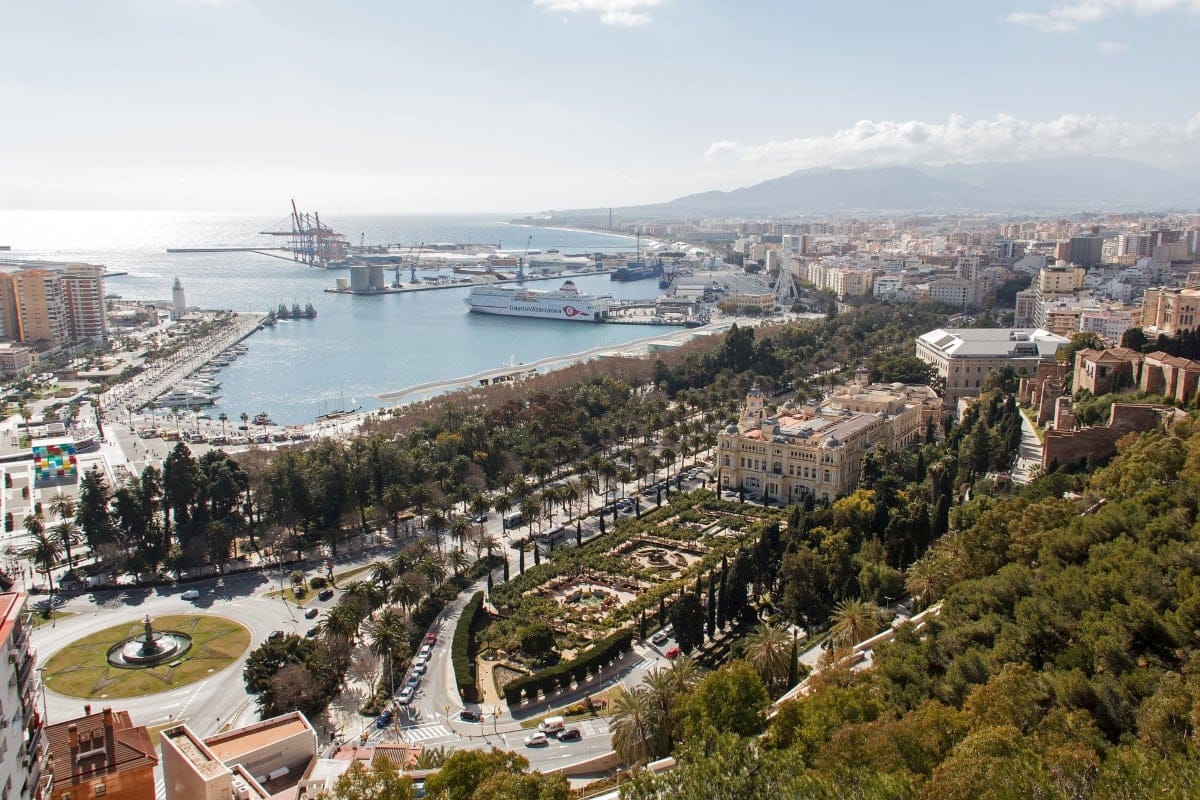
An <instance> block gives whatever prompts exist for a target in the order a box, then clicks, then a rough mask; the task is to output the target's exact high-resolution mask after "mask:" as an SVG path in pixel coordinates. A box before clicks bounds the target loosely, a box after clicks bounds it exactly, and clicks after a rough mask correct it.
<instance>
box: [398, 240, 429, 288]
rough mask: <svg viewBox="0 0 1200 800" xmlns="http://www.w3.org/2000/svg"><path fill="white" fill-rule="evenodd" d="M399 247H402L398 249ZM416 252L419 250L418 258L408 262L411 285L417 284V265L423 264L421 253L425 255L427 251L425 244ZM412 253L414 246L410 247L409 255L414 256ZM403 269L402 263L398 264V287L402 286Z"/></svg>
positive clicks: (422, 243)
mask: <svg viewBox="0 0 1200 800" xmlns="http://www.w3.org/2000/svg"><path fill="white" fill-rule="evenodd" d="M399 246H400V245H397V247H399ZM416 250H417V255H416V258H413V259H412V260H411V261H409V262H408V280H409V282H410V283H416V282H417V264H419V263H421V253H423V252H424V251H425V243H424V242H421V246H420V247H418V248H416ZM412 252H413V246H412V245H409V246H408V255H409V256H412ZM402 267H403V263H402V262H401V263H397V264H396V283H395V285H396V286H397V287H398V286H400V269H401V268H402Z"/></svg>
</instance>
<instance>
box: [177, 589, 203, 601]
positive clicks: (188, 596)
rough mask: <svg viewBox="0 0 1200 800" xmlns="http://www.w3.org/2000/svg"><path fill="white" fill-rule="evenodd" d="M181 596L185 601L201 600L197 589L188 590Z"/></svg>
mask: <svg viewBox="0 0 1200 800" xmlns="http://www.w3.org/2000/svg"><path fill="white" fill-rule="evenodd" d="M179 596H180V597H182V598H183V599H184V600H199V599H200V593H199V592H197V591H196V590H195V589H188V590H187V591H186V592H184V593H183V594H181V595H179Z"/></svg>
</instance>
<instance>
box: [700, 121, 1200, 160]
mask: <svg viewBox="0 0 1200 800" xmlns="http://www.w3.org/2000/svg"><path fill="white" fill-rule="evenodd" d="M1198 146H1200V113H1197V114H1196V115H1195V116H1193V117H1192V118H1191V119H1189V120H1188V121H1187V122H1185V123H1183V124H1178V123H1172V122H1161V123H1146V124H1139V123H1130V122H1122V121H1120V120H1118V119H1115V118H1113V117H1098V116H1093V115H1078V114H1066V115H1064V116H1061V117H1059V118H1058V119H1053V120H1049V121H1046V122H1037V121H1029V120H1021V119H1017V118H1016V117H1013V116H1010V115H1007V114H1001V115H999V116H997V117H996V118H995V119H984V120H976V121H974V122H968V121H967V120H966V119H964V118H963V117H961V116H959V115H957V114H956V115H953V116H951V117H950V118H949V119H948V120H946V122H923V121H920V120H908V121H888V120H883V121H878V122H876V121H873V120H861V121H859V122H856V123H855V124H854V125H853V126H852V127H850V128H845V129H843V130H840V131H836V132H835V133H833V134H832V135H830V136H813V137H807V138H798V139H788V140H786V141H770V142H765V143H763V144H743V143H741V142H733V141H718V142H713V144H712V145H710V146H709V148H708V152H707V156H708V158H710V159H718V158H728V157H733V158H738V159H740V160H742V161H776V162H785V163H787V164H790V165H792V166H793V168H805V167H864V166H889V165H897V164H931V165H936V164H957V163H978V162H982V161H1024V160H1028V159H1033V158H1050V157H1057V156H1083V155H1106V156H1126V157H1132V158H1142V159H1145V160H1151V161H1155V162H1159V163H1166V162H1170V161H1172V160H1179V161H1181V162H1187V163H1191V162H1194V161H1195V160H1196V153H1197V147H1198Z"/></svg>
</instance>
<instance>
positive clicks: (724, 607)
mask: <svg viewBox="0 0 1200 800" xmlns="http://www.w3.org/2000/svg"><path fill="white" fill-rule="evenodd" d="M727 574H728V571H727V570H721V587H720V590H719V591H720V595H719V596H718V598H717V600H718V602H717V627H718V628H720V629H721V630H725V623H726V621H727V620H728V619H729V595H728V594H726V592H725V576H726V575H727Z"/></svg>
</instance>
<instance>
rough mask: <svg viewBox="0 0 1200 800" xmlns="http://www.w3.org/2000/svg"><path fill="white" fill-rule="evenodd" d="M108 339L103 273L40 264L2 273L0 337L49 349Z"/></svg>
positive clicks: (94, 268) (77, 266)
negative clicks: (106, 337)
mask: <svg viewBox="0 0 1200 800" xmlns="http://www.w3.org/2000/svg"><path fill="white" fill-rule="evenodd" d="M107 334H108V320H107V316H106V312H105V305H104V268H103V267H99V266H96V265H94V264H59V263H52V262H37V263H36V265H30V264H24V265H21V266H20V268H19V269H16V270H13V271H7V272H5V271H0V337H2V338H5V339H8V340H11V341H16V342H22V343H29V344H35V345H37V346H38V347H39V349H48V348H52V347H62V346H64V345H69V344H72V343H76V342H87V341H100V340H102V339H104V338H105V336H107Z"/></svg>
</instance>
